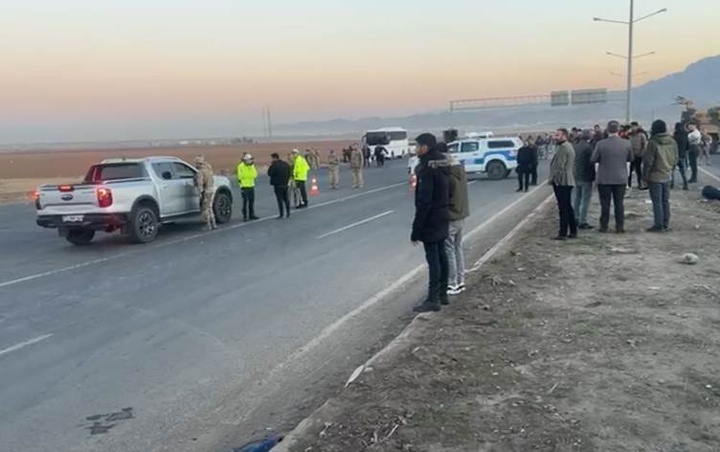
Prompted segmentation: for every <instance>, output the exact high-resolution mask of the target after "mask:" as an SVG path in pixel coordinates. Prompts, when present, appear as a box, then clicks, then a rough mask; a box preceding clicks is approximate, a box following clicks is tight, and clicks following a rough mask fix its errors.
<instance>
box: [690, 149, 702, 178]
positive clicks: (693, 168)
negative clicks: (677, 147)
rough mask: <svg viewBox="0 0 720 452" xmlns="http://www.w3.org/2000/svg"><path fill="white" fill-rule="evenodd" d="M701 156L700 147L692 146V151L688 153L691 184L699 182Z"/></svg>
mask: <svg viewBox="0 0 720 452" xmlns="http://www.w3.org/2000/svg"><path fill="white" fill-rule="evenodd" d="M699 155H700V147H699V146H690V150H689V151H688V161H689V163H690V180H689V182H697V173H698V169H697V159H698V156H699Z"/></svg>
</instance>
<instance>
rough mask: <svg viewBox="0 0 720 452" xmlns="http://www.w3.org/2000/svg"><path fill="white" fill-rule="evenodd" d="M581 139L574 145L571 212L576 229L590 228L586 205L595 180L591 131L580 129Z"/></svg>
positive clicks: (588, 203) (590, 197)
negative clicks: (573, 182) (573, 186)
mask: <svg viewBox="0 0 720 452" xmlns="http://www.w3.org/2000/svg"><path fill="white" fill-rule="evenodd" d="M581 138H582V140H581V141H580V143H578V144H577V145H575V170H574V174H575V202H574V203H573V212H575V218H576V219H577V223H578V229H592V226H590V225H589V224H588V222H587V213H588V207H589V206H590V200H591V199H592V191H593V182H595V165H593V163H592V162H591V161H590V158H591V157H592V153H593V144H592V140H593V131H592V130H590V129H585V130H583V131H582V135H581Z"/></svg>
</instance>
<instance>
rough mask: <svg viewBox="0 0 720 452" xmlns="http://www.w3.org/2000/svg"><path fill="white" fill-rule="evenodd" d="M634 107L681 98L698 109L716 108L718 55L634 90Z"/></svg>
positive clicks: (719, 83) (719, 90) (719, 82)
mask: <svg viewBox="0 0 720 452" xmlns="http://www.w3.org/2000/svg"><path fill="white" fill-rule="evenodd" d="M634 94H635V98H636V100H637V102H638V104H649V105H653V104H657V103H658V100H659V99H664V100H665V101H666V102H672V99H674V98H675V96H684V97H687V98H688V99H691V100H693V101H694V102H695V103H696V104H697V105H698V106H700V107H708V106H712V105H720V55H716V56H713V57H708V58H703V59H702V60H700V61H697V62H695V63H692V64H691V65H689V66H688V67H687V68H686V69H685V70H684V71H682V72H676V73H674V74H670V75H667V76H665V77H662V78H660V79H657V80H653V81H651V82H648V83H646V84H644V85H642V86H639V87H638V88H637V89H636V90H634Z"/></svg>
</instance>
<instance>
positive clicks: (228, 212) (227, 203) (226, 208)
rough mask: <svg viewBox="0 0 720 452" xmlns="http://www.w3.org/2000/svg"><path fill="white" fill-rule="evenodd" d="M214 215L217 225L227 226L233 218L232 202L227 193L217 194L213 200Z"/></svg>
mask: <svg viewBox="0 0 720 452" xmlns="http://www.w3.org/2000/svg"><path fill="white" fill-rule="evenodd" d="M213 213H214V214H215V222H216V223H217V224H225V223H227V222H229V221H230V218H231V217H232V200H231V199H230V195H228V194H227V193H225V192H222V191H221V192H219V193H216V194H215V199H214V200H213Z"/></svg>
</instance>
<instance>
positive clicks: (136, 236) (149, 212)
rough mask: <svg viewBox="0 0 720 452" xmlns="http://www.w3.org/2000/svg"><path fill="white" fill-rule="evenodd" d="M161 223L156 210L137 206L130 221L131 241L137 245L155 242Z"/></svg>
mask: <svg viewBox="0 0 720 452" xmlns="http://www.w3.org/2000/svg"><path fill="white" fill-rule="evenodd" d="M159 227H160V223H159V222H158V216H157V213H156V212H155V210H154V209H153V208H151V207H149V206H143V205H140V206H137V207H136V208H135V209H134V210H133V212H132V215H131V219H130V228H129V229H130V230H129V236H130V240H132V241H133V242H135V243H149V242H152V241H153V240H155V237H156V236H157V233H158V228H159Z"/></svg>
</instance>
